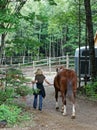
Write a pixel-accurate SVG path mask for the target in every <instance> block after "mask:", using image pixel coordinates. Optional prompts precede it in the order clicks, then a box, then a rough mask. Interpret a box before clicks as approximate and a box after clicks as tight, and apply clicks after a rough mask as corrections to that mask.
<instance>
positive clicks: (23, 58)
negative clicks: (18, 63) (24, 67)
mask: <svg viewBox="0 0 97 130" xmlns="http://www.w3.org/2000/svg"><path fill="white" fill-rule="evenodd" d="M24 63H25V56H23V64H24Z"/></svg>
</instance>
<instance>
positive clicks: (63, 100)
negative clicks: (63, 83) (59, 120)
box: [62, 93, 67, 116]
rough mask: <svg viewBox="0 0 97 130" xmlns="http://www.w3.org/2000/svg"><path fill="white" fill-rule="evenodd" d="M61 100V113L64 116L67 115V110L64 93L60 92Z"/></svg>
mask: <svg viewBox="0 0 97 130" xmlns="http://www.w3.org/2000/svg"><path fill="white" fill-rule="evenodd" d="M62 102H63V115H64V116H66V115H67V111H66V93H65V95H64V93H62Z"/></svg>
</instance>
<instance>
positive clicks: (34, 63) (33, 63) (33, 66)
mask: <svg viewBox="0 0 97 130" xmlns="http://www.w3.org/2000/svg"><path fill="white" fill-rule="evenodd" d="M34 69H35V62H34V61H33V70H34Z"/></svg>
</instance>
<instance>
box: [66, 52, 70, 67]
mask: <svg viewBox="0 0 97 130" xmlns="http://www.w3.org/2000/svg"><path fill="white" fill-rule="evenodd" d="M66 68H67V69H68V68H69V56H68V54H67V55H66Z"/></svg>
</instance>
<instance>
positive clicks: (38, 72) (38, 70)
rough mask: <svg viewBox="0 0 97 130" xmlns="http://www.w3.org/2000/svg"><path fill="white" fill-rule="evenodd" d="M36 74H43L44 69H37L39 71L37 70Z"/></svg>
mask: <svg viewBox="0 0 97 130" xmlns="http://www.w3.org/2000/svg"><path fill="white" fill-rule="evenodd" d="M35 74H36V75H37V74H43V72H42V70H41V69H37V71H36V72H35Z"/></svg>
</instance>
